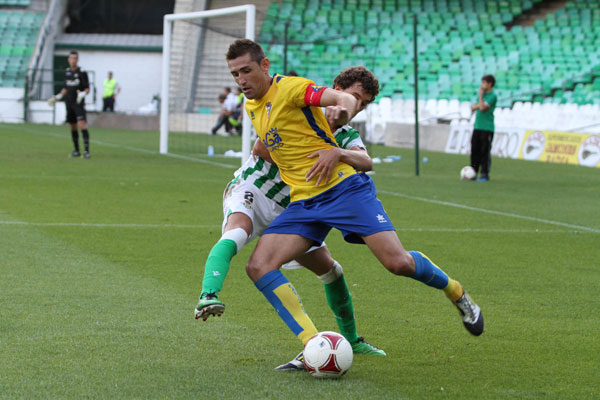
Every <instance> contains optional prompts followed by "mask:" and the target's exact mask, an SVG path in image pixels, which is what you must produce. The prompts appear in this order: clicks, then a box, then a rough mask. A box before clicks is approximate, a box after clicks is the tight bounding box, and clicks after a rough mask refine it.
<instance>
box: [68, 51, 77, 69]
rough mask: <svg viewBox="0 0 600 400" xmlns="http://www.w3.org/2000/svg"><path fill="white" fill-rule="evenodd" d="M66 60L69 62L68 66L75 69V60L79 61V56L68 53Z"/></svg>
mask: <svg viewBox="0 0 600 400" xmlns="http://www.w3.org/2000/svg"><path fill="white" fill-rule="evenodd" d="M67 61H68V62H69V67H71V69H75V68H77V61H79V57H78V56H77V54H69V58H68V59H67Z"/></svg>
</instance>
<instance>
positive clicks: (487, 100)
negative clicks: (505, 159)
mask: <svg viewBox="0 0 600 400" xmlns="http://www.w3.org/2000/svg"><path fill="white" fill-rule="evenodd" d="M495 84H496V78H494V76H493V75H484V76H483V77H482V78H481V86H480V87H479V93H478V96H477V101H476V102H475V103H474V104H473V106H472V107H471V110H472V111H474V112H475V113H476V114H475V126H474V127H473V136H471V167H473V169H474V170H475V172H476V173H479V179H477V180H478V181H479V182H487V181H489V180H490V167H491V165H492V141H493V139H494V130H495V126H494V110H495V109H496V102H497V101H498V97H497V96H496V93H494V85H495Z"/></svg>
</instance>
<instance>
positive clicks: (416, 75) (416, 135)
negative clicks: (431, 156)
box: [413, 14, 419, 176]
mask: <svg viewBox="0 0 600 400" xmlns="http://www.w3.org/2000/svg"><path fill="white" fill-rule="evenodd" d="M413 53H414V54H413V57H414V64H415V175H416V176H419V68H418V60H417V14H413Z"/></svg>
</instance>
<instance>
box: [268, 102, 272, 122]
mask: <svg viewBox="0 0 600 400" xmlns="http://www.w3.org/2000/svg"><path fill="white" fill-rule="evenodd" d="M272 106H273V105H272V104H271V102H270V101H269V102H267V118H269V117H270V116H271V107H272Z"/></svg>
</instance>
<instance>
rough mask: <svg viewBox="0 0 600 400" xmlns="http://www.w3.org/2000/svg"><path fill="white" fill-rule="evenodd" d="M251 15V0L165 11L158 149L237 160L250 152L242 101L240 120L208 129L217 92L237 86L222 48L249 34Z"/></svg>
mask: <svg viewBox="0 0 600 400" xmlns="http://www.w3.org/2000/svg"><path fill="white" fill-rule="evenodd" d="M255 20H256V9H255V6H254V5H243V6H237V7H228V8H221V9H215V10H206V11H197V12H189V13H177V14H169V15H165V17H164V22H163V24H164V26H163V30H164V32H163V64H162V68H163V70H162V89H161V109H160V153H162V154H167V153H169V154H178V155H184V156H190V157H195V158H197V157H224V156H235V157H242V161H243V160H245V159H246V158H247V157H248V156H249V154H250V140H251V138H250V136H251V130H252V129H251V123H250V120H249V118H248V117H247V115H246V113H245V112H244V111H243V105H242V110H241V111H242V112H241V115H242V117H241V118H240V120H239V121H237V120H235V119H233V120H230V121H229V123H230V124H231V125H229V124H223V126H221V127H220V128H219V129H218V130H217V131H216V133H215V134H213V133H212V130H213V128H214V127H215V126H216V125H217V121H218V118H219V113H220V110H221V108H222V104H221V103H220V102H219V95H220V94H222V93H224V91H225V88H230V89H231V91H232V92H233V93H234V92H235V88H236V84H235V82H234V80H233V78H232V77H231V74H230V73H229V69H228V68H227V63H226V61H225V53H226V52H227V49H228V47H229V45H230V44H231V43H232V42H233V41H234V40H236V39H240V38H248V39H252V40H254V38H255V30H256V27H255V25H256V24H255ZM242 98H243V96H242ZM238 124H239V125H238ZM226 126H227V127H229V126H233V127H234V129H232V131H231V132H228V131H227V130H226ZM236 126H238V129H235V127H236ZM240 128H241V133H240V132H239V131H240Z"/></svg>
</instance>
